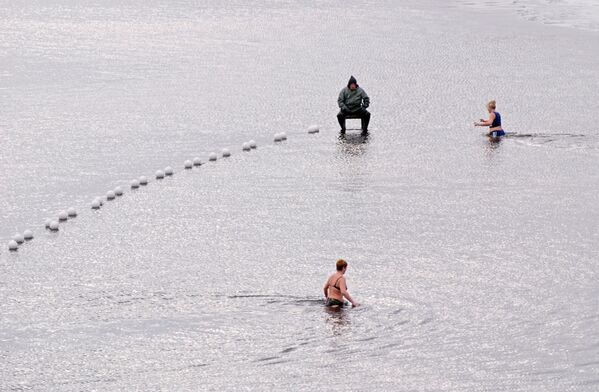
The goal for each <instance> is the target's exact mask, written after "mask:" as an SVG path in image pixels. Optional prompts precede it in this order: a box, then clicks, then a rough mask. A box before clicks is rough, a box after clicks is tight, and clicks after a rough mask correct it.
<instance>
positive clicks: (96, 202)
mask: <svg viewBox="0 0 599 392" xmlns="http://www.w3.org/2000/svg"><path fill="white" fill-rule="evenodd" d="M101 205H102V204H101V202H100V199H94V200H93V201H92V209H94V210H97V209H98V208H100V206H101Z"/></svg>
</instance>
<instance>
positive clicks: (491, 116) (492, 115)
mask: <svg viewBox="0 0 599 392" xmlns="http://www.w3.org/2000/svg"><path fill="white" fill-rule="evenodd" d="M493 121H495V113H490V114H489V119H488V120H483V119H482V118H481V119H480V122H475V123H474V126H477V127H488V126H490V125H491V124H493Z"/></svg>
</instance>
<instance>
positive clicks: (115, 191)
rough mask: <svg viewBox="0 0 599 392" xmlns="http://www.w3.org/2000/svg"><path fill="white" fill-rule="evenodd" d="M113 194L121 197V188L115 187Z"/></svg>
mask: <svg viewBox="0 0 599 392" xmlns="http://www.w3.org/2000/svg"><path fill="white" fill-rule="evenodd" d="M114 194H115V195H117V196H123V188H121V187H120V186H117V187H116V188H114Z"/></svg>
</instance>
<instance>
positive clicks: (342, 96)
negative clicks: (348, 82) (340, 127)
mask: <svg viewBox="0 0 599 392" xmlns="http://www.w3.org/2000/svg"><path fill="white" fill-rule="evenodd" d="M337 105H339V109H341V111H343V112H344V111H347V106H345V89H343V90H341V92H340V93H339V98H337Z"/></svg>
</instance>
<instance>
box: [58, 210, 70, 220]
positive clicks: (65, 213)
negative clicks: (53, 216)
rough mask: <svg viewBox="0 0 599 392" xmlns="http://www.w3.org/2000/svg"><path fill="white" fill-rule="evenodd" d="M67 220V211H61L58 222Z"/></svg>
mask: <svg viewBox="0 0 599 392" xmlns="http://www.w3.org/2000/svg"><path fill="white" fill-rule="evenodd" d="M67 219H69V214H68V213H67V212H66V211H60V212H59V213H58V220H59V221H66V220H67Z"/></svg>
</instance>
